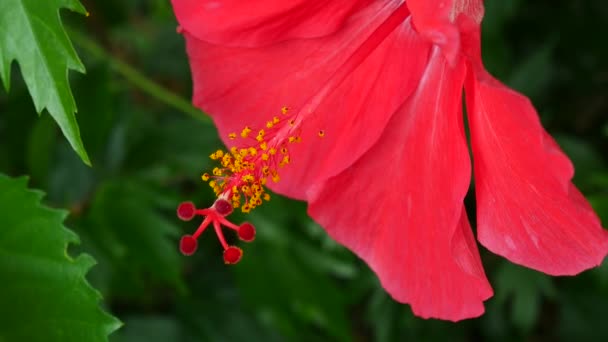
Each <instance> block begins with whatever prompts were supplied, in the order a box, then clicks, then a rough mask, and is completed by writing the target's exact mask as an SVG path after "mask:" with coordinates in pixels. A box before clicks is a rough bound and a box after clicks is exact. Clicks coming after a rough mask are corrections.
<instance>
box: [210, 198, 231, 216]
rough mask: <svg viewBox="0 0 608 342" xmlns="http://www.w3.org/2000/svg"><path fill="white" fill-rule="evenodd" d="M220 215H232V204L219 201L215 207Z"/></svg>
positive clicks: (222, 200)
mask: <svg viewBox="0 0 608 342" xmlns="http://www.w3.org/2000/svg"><path fill="white" fill-rule="evenodd" d="M213 207H214V208H215V210H216V211H217V213H218V214H220V215H222V216H228V215H230V214H232V204H230V202H228V201H226V200H224V199H218V200H216V201H215V204H214V205H213Z"/></svg>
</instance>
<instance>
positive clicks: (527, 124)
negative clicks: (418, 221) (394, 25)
mask: <svg viewBox="0 0 608 342" xmlns="http://www.w3.org/2000/svg"><path fill="white" fill-rule="evenodd" d="M476 69H477V70H476V73H471V74H470V75H469V76H468V80H467V88H466V95H467V109H468V113H469V121H470V126H471V139H472V145H473V156H474V159H475V163H474V164H475V184H476V194H477V232H478V238H479V241H480V242H481V243H482V244H483V245H484V246H486V247H487V248H488V249H489V250H491V251H492V252H494V253H496V254H500V255H502V256H504V257H506V258H507V259H509V260H511V261H512V262H515V263H518V264H521V265H524V266H528V267H531V268H534V269H536V270H539V271H542V272H545V273H548V274H551V275H572V274H576V273H578V272H581V271H583V270H585V269H587V268H590V267H593V266H596V265H599V264H600V263H601V262H602V260H603V259H604V256H605V255H606V253H607V252H608V232H607V231H605V230H603V229H602V227H601V224H600V222H599V219H598V217H597V216H596V215H595V213H594V212H593V210H592V208H591V207H590V206H589V204H588V203H587V201H586V200H585V199H584V198H583V196H582V195H581V194H580V192H579V191H578V190H577V189H576V188H575V187H574V185H572V183H571V182H570V180H571V179H572V176H573V174H574V169H573V167H572V164H571V163H570V161H569V160H568V158H567V157H566V156H565V155H564V154H563V152H562V151H561V150H560V149H559V147H558V145H557V144H556V143H555V142H554V141H553V139H552V138H551V137H550V136H549V135H548V134H547V132H546V131H545V130H544V129H543V127H542V126H541V123H540V121H539V118H538V115H537V113H536V111H535V110H534V107H533V106H532V104H531V103H530V101H529V100H528V99H527V98H526V97H524V96H522V95H520V94H518V93H516V92H514V91H513V90H511V89H509V88H507V87H506V86H504V85H502V84H501V83H500V82H498V81H497V80H495V79H493V78H492V77H491V76H490V75H489V74H487V72H485V71H484V70H483V69H482V68H481V67H479V66H477V67H476Z"/></svg>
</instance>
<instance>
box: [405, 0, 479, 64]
mask: <svg viewBox="0 0 608 342" xmlns="http://www.w3.org/2000/svg"><path fill="white" fill-rule="evenodd" d="M407 6H408V8H409V9H410V11H411V13H412V18H413V21H414V26H415V27H416V30H417V31H418V32H420V34H421V35H422V36H423V37H425V38H426V39H428V40H430V41H431V42H433V43H434V44H437V45H439V46H441V48H442V50H443V53H444V55H445V56H446V58H447V59H448V60H449V61H450V62H451V63H454V62H455V61H456V60H457V58H458V52H459V49H460V33H459V30H458V27H457V25H455V22H456V19H457V18H458V17H459V16H460V15H461V14H463V15H465V16H466V17H468V18H469V19H470V20H472V21H473V22H475V23H476V24H479V23H481V19H482V18H483V12H484V8H483V1H482V0H408V1H407Z"/></svg>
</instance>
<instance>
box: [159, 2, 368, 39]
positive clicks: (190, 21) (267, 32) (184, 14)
mask: <svg viewBox="0 0 608 342" xmlns="http://www.w3.org/2000/svg"><path fill="white" fill-rule="evenodd" d="M370 2H372V0H349V1H344V0H289V1H285V0H255V1H243V0H222V1H218V0H172V1H171V3H172V4H173V10H174V12H175V16H176V17H177V20H178V21H179V23H180V25H181V26H182V28H183V29H184V30H186V31H188V32H190V34H192V35H193V36H194V37H196V38H198V39H201V40H205V41H208V42H212V43H216V44H221V45H227V46H243V47H244V46H249V47H253V46H261V45H267V44H271V43H276V42H280V41H283V40H286V39H293V38H314V37H321V36H326V35H329V34H331V33H333V32H335V31H336V30H338V29H339V28H340V27H342V25H344V23H345V21H346V20H347V19H348V17H349V16H351V15H352V14H353V13H355V12H357V11H358V10H359V9H360V8H361V7H365V6H366V5H367V4H368V3H370Z"/></svg>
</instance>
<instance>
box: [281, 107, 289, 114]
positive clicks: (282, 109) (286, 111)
mask: <svg viewBox="0 0 608 342" xmlns="http://www.w3.org/2000/svg"><path fill="white" fill-rule="evenodd" d="M288 112H289V107H287V106H283V108H281V113H283V114H287V113H288Z"/></svg>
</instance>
